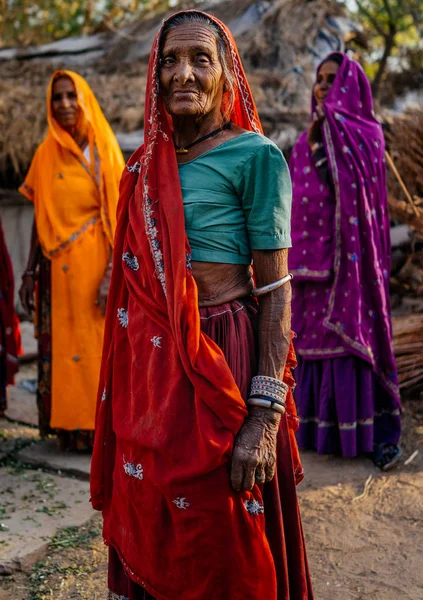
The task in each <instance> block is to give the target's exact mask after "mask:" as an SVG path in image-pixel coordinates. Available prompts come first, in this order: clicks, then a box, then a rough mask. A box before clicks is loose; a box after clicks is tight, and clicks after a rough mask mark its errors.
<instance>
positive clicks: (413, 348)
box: [392, 314, 423, 392]
mask: <svg viewBox="0 0 423 600" xmlns="http://www.w3.org/2000/svg"><path fill="white" fill-rule="evenodd" d="M392 329H393V337H394V352H395V359H396V363H397V369H398V378H399V384H400V389H401V390H402V391H407V392H410V391H414V390H416V389H418V388H423V314H409V315H403V316H399V317H393V319H392Z"/></svg>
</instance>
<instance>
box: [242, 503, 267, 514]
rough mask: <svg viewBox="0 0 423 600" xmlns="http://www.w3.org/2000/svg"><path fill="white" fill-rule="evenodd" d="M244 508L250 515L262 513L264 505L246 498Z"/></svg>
mask: <svg viewBox="0 0 423 600" xmlns="http://www.w3.org/2000/svg"><path fill="white" fill-rule="evenodd" d="M244 506H245V509H246V511H247V512H248V513H250V515H261V514H263V513H264V506H263V504H260V502H257V500H246V501H245V502H244Z"/></svg>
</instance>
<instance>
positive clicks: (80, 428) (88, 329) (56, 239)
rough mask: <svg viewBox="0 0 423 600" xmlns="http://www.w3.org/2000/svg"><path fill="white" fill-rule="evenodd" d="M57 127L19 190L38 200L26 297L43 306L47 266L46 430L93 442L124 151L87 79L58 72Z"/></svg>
mask: <svg viewBox="0 0 423 600" xmlns="http://www.w3.org/2000/svg"><path fill="white" fill-rule="evenodd" d="M47 114H48V134H47V137H46V139H45V140H44V141H43V142H42V143H41V144H40V146H39V147H38V149H37V151H36V153H35V156H34V159H33V161H32V164H31V167H30V170H29V172H28V175H27V177H26V179H25V182H24V184H23V185H22V186H21V187H20V192H21V193H22V194H24V196H26V198H28V200H30V201H31V202H33V203H34V209H35V218H34V226H33V234H32V243H31V249H30V254H29V258H28V266H27V269H26V271H25V273H24V275H23V282H22V286H21V289H20V297H21V301H22V304H23V307H24V308H25V309H26V310H27V311H28V312H29V311H31V310H33V309H34V289H35V278H36V275H38V282H37V283H38V291H37V316H36V320H37V325H38V340H39V385H38V396H37V400H38V409H39V425H40V432H41V434H42V435H46V434H48V433H50V432H52V431H56V433H57V436H58V440H59V442H60V446H61V447H62V448H63V449H86V448H90V447H92V444H93V430H94V419H95V404H96V391H97V387H98V377H99V373H100V362H101V348H102V344H103V332H104V314H105V308H106V300H107V294H108V288H109V283H110V272H111V262H110V261H111V248H112V243H113V237H114V230H115V226H116V216H115V215H116V205H117V200H118V194H119V180H120V177H121V174H122V170H123V168H124V161H123V157H122V153H121V151H120V149H119V146H118V143H117V141H116V138H115V136H114V134H113V132H112V130H111V129H110V126H109V124H108V123H107V121H106V119H105V117H104V115H103V113H102V111H101V109H100V107H99V105H98V103H97V100H96V98H95V96H94V94H93V92H92V91H91V89H90V88H89V86H88V84H87V82H86V81H85V80H84V79H83V78H82V77H80V76H79V75H77V74H76V73H72V72H71V71H57V72H56V73H54V75H53V77H52V78H51V81H50V85H49V87H48V91H47Z"/></svg>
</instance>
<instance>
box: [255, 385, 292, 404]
mask: <svg viewBox="0 0 423 600" xmlns="http://www.w3.org/2000/svg"><path fill="white" fill-rule="evenodd" d="M250 396H251V397H253V396H263V397H264V398H271V399H272V400H275V401H276V402H284V401H285V396H286V394H276V393H274V392H271V391H270V390H258V389H257V388H251V392H250Z"/></svg>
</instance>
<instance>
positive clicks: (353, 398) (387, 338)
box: [290, 55, 400, 456]
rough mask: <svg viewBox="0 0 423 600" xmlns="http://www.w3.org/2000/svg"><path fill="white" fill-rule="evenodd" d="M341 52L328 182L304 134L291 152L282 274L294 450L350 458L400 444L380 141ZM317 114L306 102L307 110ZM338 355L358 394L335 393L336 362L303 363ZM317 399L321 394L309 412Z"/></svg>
mask: <svg viewBox="0 0 423 600" xmlns="http://www.w3.org/2000/svg"><path fill="white" fill-rule="evenodd" d="M338 56H339V55H338ZM340 56H342V63H341V65H340V67H339V70H338V73H337V75H336V78H335V81H334V83H333V85H332V87H331V89H330V91H329V93H328V95H327V96H326V99H325V103H324V111H325V120H324V122H323V126H322V131H323V143H324V147H325V151H326V156H327V158H328V166H329V172H330V178H331V185H329V184H327V183H325V182H324V181H323V180H322V179H321V178H320V176H319V174H318V172H317V170H316V168H315V166H314V163H313V160H312V156H311V150H310V148H309V146H308V143H307V133H306V132H304V133H303V134H302V135H301V136H300V138H299V140H298V142H297V144H296V145H295V148H294V150H293V152H292V156H291V162H290V170H291V176H292V180H293V214H292V242H293V248H292V251H291V252H290V270H291V271H292V272H293V273H294V276H295V279H294V300H293V329H294V331H295V332H296V333H297V336H298V337H297V339H296V344H295V348H296V351H297V353H298V355H299V357H300V368H299V373H298V375H299V379H300V384H299V385H298V386H297V388H298V389H297V393H296V399H297V404H298V408H299V413H300V418H301V421H302V424H303V427H302V432H301V428H300V434H299V440H300V444H301V445H302V446H306V447H317V449H318V451H321V452H332V451H340V450H341V451H342V453H343V454H344V455H349V456H351V455H355V454H356V453H358V452H361V451H370V450H371V449H372V445H373V442H375V441H377V442H378V443H380V442H383V441H384V440H385V439H388V438H389V439H390V440H391V439H393V440H394V441H393V442H390V443H396V442H397V441H398V440H397V439H396V438H397V437H399V409H400V399H399V389H398V381H397V374H396V368H395V359H394V355H393V348H392V330H391V321H390V305H389V272H390V238H389V235H390V231H389V216H388V203H387V191H386V173H385V157H384V151H385V143H384V138H383V134H382V128H381V126H380V124H379V123H378V121H377V120H376V118H375V116H374V113H373V102H372V96H371V91H370V85H369V82H368V80H367V77H366V75H365V74H364V72H363V70H362V68H361V66H360V65H359V64H358V63H356V62H355V61H353V60H350V59H349V58H348V57H347V56H346V55H340ZM315 108H316V102H315V99H314V97H313V100H312V112H314V110H315ZM346 357H350V358H351V360H352V359H354V361H352V362H351V361H350V367H349V369H348V373H349V377H350V378H351V382H350V383H351V386H352V388H353V389H354V390H356V391H354V393H352V392H351V393H350V394H348V393H347V394H345V390H344V392H343V394H342V395H341V394H340V392H339V386H338V388H337V386H336V385H335V383H334V382H335V381H336V371H337V365H340V364H341V363H339V362H338V363H337V362H336V361H335V362H333V363H331V365H330V368H329V367H328V364H327V362H326V363H325V368H324V369H323V370H322V369H320V371H319V373H320V375H317V371H316V368H315V367H316V365H311V363H310V361H327V360H328V359H333V360H334V359H336V358H343V359H345V358H346ZM357 359H360V360H358V361H357ZM362 361H364V363H365V365H362ZM344 362H345V361H344ZM322 364H323V363H322ZM366 365H367V371H369V372H370V373H373V379H374V381H373V380H372V381H371V383H369V385H370V386H371V388H372V390H373V391H369V390H368V389H367V388H366V389H367V392H368V393H367V394H366V393H364V392H363V389H362V387H363V386H362V381H361V380H362V379H363V377H362V367H366ZM342 368H343V369H345V364H343V366H342ZM306 371H307V372H306ZM367 371H366V372H367ZM323 372H325V373H326V378H327V381H326V383H324V382H323V379H324V377H323ZM316 377H317V379H316ZM359 380H360V381H361V382H360V381H359ZM344 381H345V379H344ZM329 382H330V385H329ZM357 383H358V384H359V385H357ZM328 385H329V387H330V388H331V391H330V393H329V392H328ZM352 388H350V389H352ZM360 390H361V391H360ZM316 395H317V396H319V395H322V398H321V400H322V402H321V403H320V405H319V402H318V401H317V404H318V405H317V406H316ZM323 396H325V399H323ZM364 396H368V400H367V401H364V400H363V397H364ZM317 400H318V399H317ZM322 403H323V404H325V405H327V406H326V409H325V408H324V407H323V406H322ZM364 405H365V406H364ZM357 406H358V408H357ZM352 408H354V410H352ZM387 414H391V415H392V416H393V417H394V419H395V426H394V427H393V428H394V429H395V430H396V431H397V432H398V434H396V433H395V435H394V434H393V435H391V434H389V435H386V434H383V435H382V437H383V438H384V439H382V440H380V439H379V440H376V439H375V436H374V435H373V434H374V429H377V428H376V427H375V426H374V424H375V420H376V418H377V417H378V416H380V417H381V416H382V415H384V418H386V415H387ZM310 423H312V427H310ZM369 426H370V427H369ZM316 428H317V429H321V430H322V431H321V432H320V434H322V435H320V436H319V435H318V434H317V433H316V431H315V429H316ZM360 428H361V429H360ZM325 429H327V430H328V431H334V430H335V429H337V432H336V437H337V438H338V441H337V442H336V443H335V442H334V441H333V439H332V441H328V436H327V435H326V434H327V431H326V432H325V431H323V430H325ZM385 429H386V428H385ZM388 429H389V427H388ZM305 431H306V433H304V432H305ZM343 431H354V436H355V438H354V442H353V443H350V442H346V441H345V440H344V442H343V433H342V432H343ZM360 431H361V433H360ZM357 432H358V433H357ZM302 436H303V437H304V439H302ZM330 437H331V436H330V435H329V438H330ZM332 437H333V436H332ZM350 437H351V436H350ZM310 438H313V440H310ZM320 438H324V441H322V440H321V439H320ZM339 438H340V441H339ZM316 439H317V441H316ZM319 439H320V443H319Z"/></svg>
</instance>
